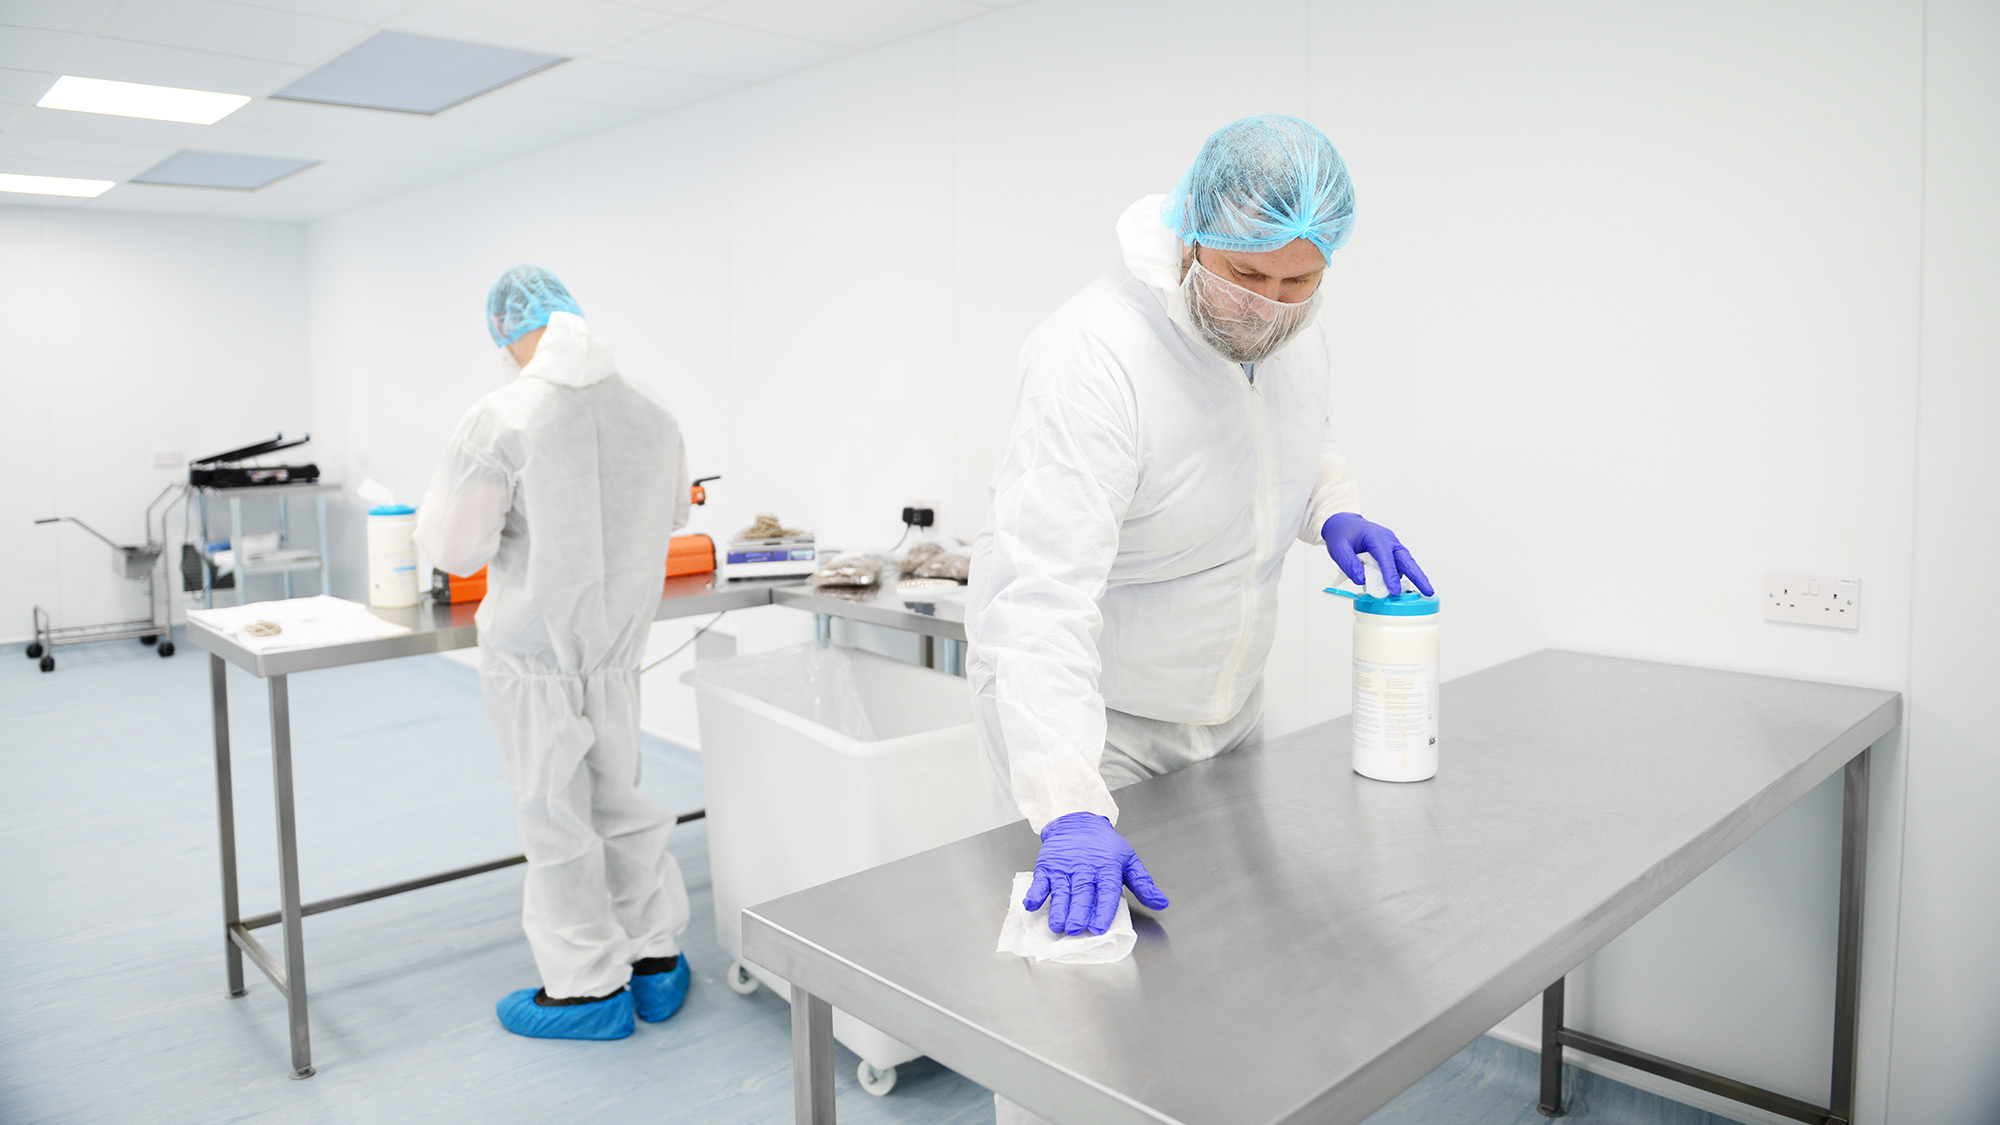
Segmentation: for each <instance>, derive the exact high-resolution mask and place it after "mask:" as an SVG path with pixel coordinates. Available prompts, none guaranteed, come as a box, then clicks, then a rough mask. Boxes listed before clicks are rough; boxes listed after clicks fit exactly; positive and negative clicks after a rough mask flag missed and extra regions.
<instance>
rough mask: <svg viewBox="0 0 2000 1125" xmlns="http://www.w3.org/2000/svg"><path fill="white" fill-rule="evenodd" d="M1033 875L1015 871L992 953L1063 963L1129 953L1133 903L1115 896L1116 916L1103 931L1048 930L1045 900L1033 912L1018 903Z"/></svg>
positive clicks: (1097, 961)
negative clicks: (998, 936)
mask: <svg viewBox="0 0 2000 1125" xmlns="http://www.w3.org/2000/svg"><path fill="white" fill-rule="evenodd" d="M1034 877H1035V876H1034V872H1032V871H1017V872H1015V873H1014V891H1013V894H1011V895H1010V896H1008V899H1007V918H1006V920H1005V921H1003V922H1001V923H1000V944H999V945H998V946H996V947H995V948H994V950H993V951H994V952H995V953H1018V954H1020V955H1021V956H1023V957H1032V958H1034V959H1035V960H1037V961H1054V962H1057V963H1058V964H1064V965H1109V964H1111V963H1112V962H1114V961H1123V960H1124V959H1125V958H1127V957H1130V956H1131V955H1132V947H1133V946H1135V945H1137V944H1138V943H1139V935H1138V934H1137V933H1135V932H1133V929H1132V907H1131V905H1130V904H1129V903H1127V902H1126V901H1125V900H1124V899H1123V898H1122V897H1121V898H1120V899H1119V900H1118V917H1116V918H1114V919H1112V921H1111V929H1109V930H1107V931H1106V932H1104V933H1101V934H1089V933H1085V934H1071V935H1061V934H1053V933H1050V932H1049V904H1048V903H1046V902H1045V903H1043V904H1042V908H1041V909H1040V910H1037V911H1035V912H1033V913H1029V911H1028V908H1027V907H1025V906H1022V905H1021V900H1022V899H1024V898H1027V897H1028V884H1029V883H1031V882H1033V881H1034Z"/></svg>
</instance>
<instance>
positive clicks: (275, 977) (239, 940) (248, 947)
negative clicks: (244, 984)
mask: <svg viewBox="0 0 2000 1125" xmlns="http://www.w3.org/2000/svg"><path fill="white" fill-rule="evenodd" d="M228 932H229V943H230V945H231V946H233V947H235V948H237V949H238V950H239V951H241V952H243V953H247V954H249V955H250V962H251V964H254V965H256V966H257V967H258V968H260V969H262V970H264V975H265V976H267V977H269V978H271V983H272V984H274V985H277V986H278V990H279V991H280V992H282V991H284V989H285V970H284V969H282V968H280V967H279V966H278V959H277V958H275V957H273V956H271V951H270V950H268V949H265V948H264V943H263V942H260V941H258V940H257V939H256V937H255V936H253V935H252V934H251V933H250V931H249V929H248V928H246V927H244V926H243V925H241V924H237V925H233V926H231V927H229V931H228Z"/></svg>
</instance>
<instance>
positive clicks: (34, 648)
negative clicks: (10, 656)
mask: <svg viewBox="0 0 2000 1125" xmlns="http://www.w3.org/2000/svg"><path fill="white" fill-rule="evenodd" d="M41 654H42V642H40V641H36V642H35V643H34V644H31V645H29V646H28V659H30V660H33V659H34V658H35V657H37V656H40V655H41Z"/></svg>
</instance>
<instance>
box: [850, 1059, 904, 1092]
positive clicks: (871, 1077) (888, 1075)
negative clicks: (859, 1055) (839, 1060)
mask: <svg viewBox="0 0 2000 1125" xmlns="http://www.w3.org/2000/svg"><path fill="white" fill-rule="evenodd" d="M854 1077H856V1078H858V1079H860V1080H861V1088H862V1089H864V1090H866V1091H868V1092H869V1093H871V1094H873V1095H875V1096H876V1097H878V1098H880V1097H886V1096H887V1095H888V1093H889V1091H891V1090H893V1089H895V1088H896V1068H895V1067H893V1066H885V1067H883V1068H882V1069H881V1070H876V1069H875V1068H874V1067H872V1066H869V1065H868V1060H867V1059H862V1060H861V1065H860V1066H858V1067H855V1068H854Z"/></svg>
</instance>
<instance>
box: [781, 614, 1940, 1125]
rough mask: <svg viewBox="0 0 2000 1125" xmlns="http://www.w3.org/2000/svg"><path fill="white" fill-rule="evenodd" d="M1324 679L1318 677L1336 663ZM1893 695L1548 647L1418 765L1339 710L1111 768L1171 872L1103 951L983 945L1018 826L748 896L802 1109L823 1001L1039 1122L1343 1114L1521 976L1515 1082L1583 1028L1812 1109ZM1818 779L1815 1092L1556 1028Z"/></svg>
mask: <svg viewBox="0 0 2000 1125" xmlns="http://www.w3.org/2000/svg"><path fill="white" fill-rule="evenodd" d="M1331 690H1344V688H1335V689H1331ZM1901 713H1902V697H1901V696H1900V695H1898V694H1897V693H1895V692H1890V691H1877V690H1872V689H1866V688H1855V687H1839V686H1834V685H1829V684H1819V683H1807V682H1803V681H1797V680H1783V679H1775V678H1771V677H1765V676H1753V675H1746V674H1742V673H1733V672H1718V671H1709V670H1704V669H1698V668H1686V667H1679V666H1675V665H1668V664H1655V663H1646V662H1642V661H1636V660H1623V659H1615V658H1611V657H1601V656H1586V655H1580V654H1576V653H1568V652H1542V653H1537V654H1535V655H1533V656H1528V657H1524V658H1522V659H1519V660H1515V661H1512V662H1510V663H1507V664H1503V665H1500V666H1498V667H1495V668H1491V669H1488V670H1486V671H1483V672H1479V673H1477V674H1474V675H1470V676H1465V677H1463V678H1460V679H1456V680H1453V681H1451V682H1449V683H1447V684H1445V685H1444V688H1443V699H1442V715H1443V738H1444V742H1443V751H1444V753H1443V768H1442V770H1441V771H1440V772H1439V774H1438V776H1437V777H1436V778H1435V779H1433V780H1431V781H1428V782H1423V783H1420V784H1414V785H1396V784H1391V783H1385V782H1378V781H1371V780H1368V779H1366V778H1362V777H1359V776H1357V775H1355V774H1354V773H1353V772H1352V771H1351V770H1350V769H1349V764H1348V763H1349V745H1350V727H1349V724H1348V720H1346V719H1340V720H1336V721H1334V722H1330V723H1323V724H1320V725H1318V726H1315V727H1311V728H1309V729H1306V730H1302V731H1298V732H1296V733H1294V734H1290V735H1287V736H1284V737H1282V738H1278V739H1274V740H1273V741H1271V742H1270V743H1268V744H1265V745H1261V746H1252V747H1248V748H1245V749H1243V750H1241V751H1238V752H1237V753H1234V754H1230V755H1226V756H1224V757H1221V758H1218V759H1215V760H1213V761H1209V762H1204V763H1201V764H1199V765H1196V766H1193V767H1190V768H1188V769H1185V770H1182V771H1180V772H1178V773H1174V774H1169V775H1167V776H1164V777H1159V778H1155V779H1153V780H1150V781H1145V782H1141V783H1139V784H1138V785H1134V786H1131V787H1129V788H1125V789H1121V790H1119V792H1118V803H1119V807H1120V809H1121V815H1120V819H1119V824H1118V827H1119V829H1120V830H1121V831H1122V832H1124V833H1125V834H1126V836H1127V837H1128V838H1129V839H1130V840H1131V842H1132V844H1133V846H1134V848H1136V849H1137V851H1138V853H1139V854H1140V855H1141V856H1143V857H1145V860H1146V864H1147V866H1148V867H1149V868H1150V869H1151V870H1152V873H1153V875H1154V877H1155V878H1156V879H1157V880H1158V882H1159V885H1160V887H1161V889H1163V890H1164V891H1165V892H1166V893H1167V894H1168V895H1169V896H1170V897H1171V899H1172V905H1171V906H1170V907H1169V908H1168V909H1166V910H1164V911H1161V912H1158V913H1148V912H1146V911H1143V910H1138V909H1135V910H1134V911H1133V920H1134V923H1135V924H1136V927H1137V929H1138V934H1139V941H1138V945H1137V947H1136V949H1135V951H1134V952H1133V954H1132V956H1131V958H1130V959H1128V960H1127V961H1125V962H1122V963H1119V964H1116V965H1109V966H1067V965H1054V964H1039V965H1038V964H1032V963H1030V962H1028V961H1025V960H1023V959H1021V958H1019V957H1016V956H1012V955H1007V954H996V953H995V952H994V951H993V946H994V939H995V935H996V934H997V933H998V931H999V929H1000V922H1001V918H1002V917H1003V915H1004V914H1005V912H1006V908H1007V903H1006V901H1005V899H1006V895H1007V889H1008V887H1009V885H1010V881H1011V880H1012V878H1013V875H1014V873H1015V872H1016V871H1026V870H1029V869H1031V868H1032V867H1033V865H1034V862H1035V843H1036V842H1035V838H1034V836H1033V835H1032V834H1031V833H1029V832H1028V831H1027V830H1026V829H1025V828H1024V827H1023V826H1022V825H1021V824H1019V823H1016V824H1014V825H1012V826H1010V827H1006V828H1001V829H997V830H995V831H992V832H988V833H985V834H982V835H979V836H974V837H970V838H968V839H965V840H961V841H959V842H957V843H954V844H949V845H946V846H944V847H941V848H937V849H934V850H932V851H928V852H924V853H922V854H919V855H916V856H912V857H909V858H907V859H904V860H900V861H897V862H895V863H891V864H887V865H885V866H882V867H878V868H874V869H872V870H869V871H864V872H861V873H859V874H856V875H852V876H849V877H847V878H844V879H839V880H836V881H834V882H832V883H828V884H825V885H822V886H819V887H815V888H813V889H811V890H806V891H801V892H799V893H797V894H793V895H788V896H786V897H784V898H781V899H777V900H775V901H773V902H768V903H764V904H762V905H759V906H756V907H753V908H751V909H749V910H746V911H745V912H744V919H743V950H744V956H745V957H746V959H748V960H751V961H755V962H756V963H757V964H759V965H761V966H763V967H765V968H767V969H770V970H771V971H772V972H774V973H777V974H778V975H780V976H782V977H785V978H786V979H787V980H789V981H791V983H792V990H793V991H792V1036H793V1067H794V1089H795V1093H796V1098H795V1100H796V1107H797V1119H798V1121H799V1122H801V1123H802V1125H803V1123H811V1125H830V1123H831V1122H833V1120H834V1105H833V1071H832V1065H833V1053H832V1041H831V1039H830V1019H831V1009H832V1007H834V1006H838V1007H839V1008H840V1009H841V1010H843V1011H845V1012H848V1013H850V1014H851V1015H853V1016H854V1017H856V1018H857V1019H861V1020H864V1021H866V1022H867V1023H869V1024H872V1025H874V1026H875V1027H878V1028H880V1029H882V1030H883V1031H884V1032H886V1033H888V1034H890V1035H893V1036H895V1037H896V1038H897V1039H900V1040H902V1041H904V1042H906V1043H908V1044H910V1045H911V1046H912V1047H914V1048H916V1049H917V1050H919V1051H922V1052H923V1053H924V1054H926V1055H929V1056H931V1057H932V1058H935V1059H937V1060H938V1061H939V1062H941V1063H943V1064H945V1065H946V1066H949V1067H951V1068H952V1069H954V1070H956V1071H958V1072H959V1073H961V1074H964V1075H966V1076H967V1077H969V1078H971V1079H972V1080H973V1081H976V1082H979V1083H981V1084H983V1085H985V1086H987V1087H989V1088H991V1089H993V1090H995V1091H997V1092H999V1093H1001V1094H1004V1095H1006V1096H1007V1097H1008V1098H1011V1099H1013V1100H1014V1101H1017V1102H1019V1103H1022V1104H1023V1105H1025V1106H1026V1107H1027V1108H1028V1109H1030V1110H1032V1111H1034V1112H1035V1113H1038V1114H1041V1115H1042V1116H1045V1117H1047V1118H1050V1119H1051V1120H1054V1121H1057V1122H1078V1123H1081V1122H1090V1123H1093V1125H1097V1123H1104V1125H1117V1123H1139V1122H1145V1123H1160V1122H1175V1123H1185V1125H1211V1123H1223V1122H1227V1123H1229V1125H1277V1123H1281V1122H1308V1121H1310V1122H1321V1123H1336V1125H1337V1123H1345V1122H1358V1121H1360V1120H1362V1119H1363V1118H1365V1117H1366V1116H1367V1115H1368V1114H1370V1113H1371V1112H1373V1111H1374V1110H1375V1109H1377V1108H1379V1107H1380V1106H1382V1105H1383V1104H1384V1103H1386V1102H1387V1101H1389V1100H1390V1099H1391V1098H1393V1097H1394V1096H1395V1095H1396V1094H1397V1093H1399V1092H1401V1091H1402V1090H1404V1089H1405V1088H1407V1087H1408V1086H1410V1085H1411V1084H1412V1083H1414V1082H1415V1081H1416V1080H1417V1079H1418V1078H1420V1077H1422V1076H1423V1075H1425V1074H1427V1073H1429V1072H1430V1071H1431V1070H1433V1069H1434V1068H1436V1067H1437V1066H1438V1065H1439V1064H1440V1063H1442V1062H1444V1061H1445V1060H1446V1059H1447V1058H1449V1057H1451V1055H1453V1054H1454V1053H1456V1052H1457V1051H1459V1050H1460V1049H1462V1048H1463V1047H1465V1045H1466V1044H1468V1043H1470V1042H1472V1041H1473V1040H1474V1039H1476V1038H1477V1037H1478V1036H1479V1035H1480V1034H1481V1033H1483V1032H1485V1031H1486V1030H1487V1029H1488V1028H1490V1027H1492V1026H1493V1025H1494V1024H1495V1023H1498V1022H1499V1021H1500V1020H1501V1018H1503V1017H1504V1016H1506V1015H1507V1014H1508V1013H1510V1012H1512V1011H1514V1010H1515V1009H1517V1008H1519V1007H1520V1006H1521V1005H1522V1004H1524V1003H1526V1002H1527V1001H1529V1000H1531V999H1533V998H1534V997H1535V996H1536V995H1537V994H1538V993H1539V994H1541V995H1542V997H1543V1036H1542V1038H1543V1048H1542V1050H1543V1053H1542V1094H1541V1106H1540V1108H1541V1109H1542V1111H1543V1112H1544V1113H1546V1114H1549V1115H1551V1116H1555V1115H1559V1114H1560V1113H1561V1112H1562V1086H1561V1076H1562V1052H1563V1049H1564V1048H1569V1049H1571V1050H1577V1051H1584V1052H1588V1053H1591V1054H1595V1055H1599V1056H1602V1057H1605V1058H1609V1059H1613V1060H1616V1061H1618V1062H1621V1063H1625V1064H1627V1065H1630V1066H1635V1067H1638V1068H1640V1069H1642V1070H1647V1071H1650V1072H1652V1073H1655V1074H1659V1075H1663V1076H1665V1077H1667V1078H1670V1079H1673V1080H1676V1081H1679V1082H1683V1083H1686V1084H1689V1085H1691V1086H1695V1087H1698V1088H1701V1089H1704V1090H1708V1091H1711V1092H1714V1093H1718V1094H1721V1095H1724V1096H1726V1097H1730V1098H1734V1099H1737V1100H1739V1101H1741V1102H1744V1103H1746V1104H1750V1105H1755V1106H1759V1107H1761V1108H1763V1109H1766V1110H1769V1111H1771V1112H1774V1113H1777V1114H1782V1115H1787V1116H1790V1117H1794V1118H1796V1119H1798V1120H1801V1121H1809V1122H1847V1121H1849V1120H1850V1118H1851V1116H1852V1107H1853V1100H1854V1058H1855V1030H1856V1022H1857V1004H1858V1000H1859V995H1860V965H1861V960H1860V958H1861V919H1862V897H1863V883H1864V878H1863V874H1864V872H1863V868H1864V860H1865V856H1866V842H1867V816H1868V762H1869V747H1870V746H1872V745H1874V744H1875V743H1877V742H1878V741H1881V740H1882V739H1884V738H1886V737H1888V736H1889V735H1890V732H1891V731H1892V730H1893V729H1894V728H1895V727H1896V725H1897V723H1898V722H1899V721H1900V718H1901ZM1836 772H1840V773H1843V774H1844V785H1845V802H1846V803H1845V815H1844V821H1843V830H1842V836H1841V841H1842V842H1841V881H1840V906H1839V918H1838V950H1839V952H1838V958H1837V961H1838V969H1837V972H1836V975H1835V978H1834V979H1833V980H1829V981H1828V982H1827V984H1828V986H1829V987H1830V988H1831V989H1832V990H1833V995H1834V1029H1833V1030H1834V1034H1833V1057H1832V1059H1831V1065H1830V1068H1829V1072H1828V1097H1827V1102H1826V1104H1825V1105H1811V1104H1807V1103H1805V1102H1801V1101H1798V1100H1796V1099H1793V1098H1789V1097H1786V1096H1784V1095H1781V1094H1778V1093H1774V1092H1771V1091H1768V1090H1763V1089H1759V1088H1757V1087H1755V1086H1752V1085H1749V1084H1748V1083H1747V1082H1745V1081H1742V1080H1741V1079H1742V1078H1743V1077H1750V1076H1732V1077H1724V1076H1721V1075H1716V1074H1710V1073H1707V1072H1704V1071H1700V1070H1696V1069H1693V1068H1691V1067H1687V1066H1683V1065H1681V1064H1678V1063H1675V1062H1671V1061H1669V1060H1667V1059H1663V1058H1659V1057H1657V1056H1655V1055H1652V1054H1649V1053H1646V1052H1644V1051H1642V1050H1639V1049H1637V1048H1634V1047H1628V1046H1624V1045H1621V1044H1616V1043H1611V1042H1608V1041H1606V1040H1603V1039H1600V1038H1598V1037H1596V1036H1593V1035H1589V1034H1586V1033H1584V1032H1582V1031H1579V1030H1577V1029H1575V1028H1571V1027H1568V1026H1565V1024H1564V1023H1563V978H1564V975H1565V974H1566V973H1568V972H1569V971H1570V970H1571V969H1574V968H1576V967H1577V966H1578V965H1580V964H1582V963H1583V962H1584V961H1585V960H1586V959H1587V958H1589V957H1590V956H1591V955H1592V954H1593V953H1595V952H1597V951H1598V950H1599V949H1601V948H1603V947H1604V945H1605V943H1607V942H1609V941H1610V940H1611V939H1612V938H1613V937H1616V936H1617V935H1618V934H1619V933H1621V932H1623V931H1624V930H1625V929H1626V928H1627V927H1629V926H1630V925H1632V924H1633V923H1634V922H1636V921H1638V920H1639V919H1640V918H1642V917H1644V916H1645V915H1646V914H1647V913H1648V912H1649V911H1651V910H1653V909H1654V908H1655V907H1657V906H1659V905H1660V904H1661V903H1662V902H1664V901H1666V899H1667V898H1668V897H1669V896H1671V895H1672V894H1673V893H1674V892H1675V891H1677V890H1679V889H1680V888H1681V887H1683V886H1685V885H1687V883H1688V882H1689V881H1691V880H1692V879H1694V878H1695V876H1697V875H1699V874H1700V873H1701V872H1702V871H1704V870H1706V869H1707V868H1708V867H1710V866H1711V865H1712V864H1714V863H1715V862H1716V861H1717V860H1719V859H1721V858H1722V857H1723V856H1724V855H1727V854H1728V853H1729V852H1730V851H1731V850H1732V849H1733V848H1735V847H1736V846H1737V845H1739V844H1741V843H1742V842H1743V841H1744V840H1746V839H1748V838H1749V837H1750V836H1751V834H1753V833H1755V832H1756V831H1757V830H1758V829H1759V828H1762V827H1763V826H1764V825H1766V824H1768V823H1770V821H1771V820H1772V819H1773V818H1775V817H1776V816H1777V815H1778V814H1779V813H1781V812H1783V811H1784V810H1785V809H1786V808H1788V807H1790V806H1791V805H1792V804H1793V803H1794V802H1795V801H1797V800H1798V799H1799V798H1800V797H1802V796H1804V795H1805V794H1806V793H1807V792H1808V791H1809V790H1811V789H1812V788H1813V787H1814V786H1816V785H1818V784H1819V783H1820V782H1821V781H1824V780H1825V779H1827V778H1828V777H1830V776H1832V775H1833V774H1834V773H1836Z"/></svg>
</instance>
